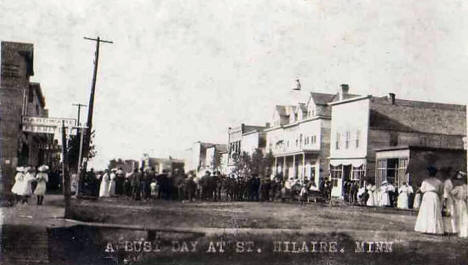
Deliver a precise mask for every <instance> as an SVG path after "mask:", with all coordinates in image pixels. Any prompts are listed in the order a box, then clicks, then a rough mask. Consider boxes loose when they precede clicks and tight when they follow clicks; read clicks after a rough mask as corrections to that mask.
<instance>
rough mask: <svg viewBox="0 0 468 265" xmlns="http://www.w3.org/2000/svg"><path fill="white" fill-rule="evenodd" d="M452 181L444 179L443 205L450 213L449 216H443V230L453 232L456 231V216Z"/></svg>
mask: <svg viewBox="0 0 468 265" xmlns="http://www.w3.org/2000/svg"><path fill="white" fill-rule="evenodd" d="M452 190H453V182H452V180H451V179H446V180H445V181H444V194H443V198H444V199H445V207H446V208H447V210H448V211H449V213H450V216H448V217H443V219H444V231H445V233H449V234H454V233H458V231H457V218H456V217H455V216H457V213H456V210H457V209H456V208H455V203H454V200H453V195H452V193H451V192H452Z"/></svg>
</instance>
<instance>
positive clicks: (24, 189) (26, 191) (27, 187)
mask: <svg viewBox="0 0 468 265" xmlns="http://www.w3.org/2000/svg"><path fill="white" fill-rule="evenodd" d="M33 180H34V174H33V173H30V172H28V173H26V174H25V175H24V178H23V181H22V182H21V184H22V185H21V186H20V187H19V194H18V195H21V196H29V195H31V194H32V188H31V182H32V181H33Z"/></svg>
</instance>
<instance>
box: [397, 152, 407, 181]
mask: <svg viewBox="0 0 468 265" xmlns="http://www.w3.org/2000/svg"><path fill="white" fill-rule="evenodd" d="M407 167H408V158H400V159H399V160H398V174H397V176H398V183H397V184H398V187H400V186H401V185H402V184H403V182H406V183H408V181H409V179H408V175H407V174H406V168H407Z"/></svg>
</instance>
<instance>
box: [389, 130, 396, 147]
mask: <svg viewBox="0 0 468 265" xmlns="http://www.w3.org/2000/svg"><path fill="white" fill-rule="evenodd" d="M397 145H398V133H396V132H390V146H397Z"/></svg>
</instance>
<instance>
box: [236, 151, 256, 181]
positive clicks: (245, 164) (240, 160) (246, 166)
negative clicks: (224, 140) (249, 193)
mask: <svg viewBox="0 0 468 265" xmlns="http://www.w3.org/2000/svg"><path fill="white" fill-rule="evenodd" d="M233 159H234V170H233V172H234V173H235V174H236V175H237V176H239V177H242V178H244V177H246V176H248V175H249V174H250V173H251V168H252V159H251V157H250V155H249V153H247V152H242V153H241V154H240V155H239V154H235V155H234V157H233Z"/></svg>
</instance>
